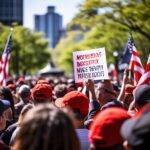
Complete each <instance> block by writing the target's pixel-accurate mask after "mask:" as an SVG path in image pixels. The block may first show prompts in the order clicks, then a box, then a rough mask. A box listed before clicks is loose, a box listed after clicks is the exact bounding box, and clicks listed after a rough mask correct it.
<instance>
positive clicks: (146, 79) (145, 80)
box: [137, 55, 150, 86]
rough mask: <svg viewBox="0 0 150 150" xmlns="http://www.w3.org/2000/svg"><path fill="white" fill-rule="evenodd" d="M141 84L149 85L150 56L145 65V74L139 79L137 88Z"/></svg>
mask: <svg viewBox="0 0 150 150" xmlns="http://www.w3.org/2000/svg"><path fill="white" fill-rule="evenodd" d="M142 84H148V85H150V55H149V58H148V61H147V64H146V68H145V72H144V74H143V75H142V77H141V78H140V80H139V82H138V85H137V86H139V85H142Z"/></svg>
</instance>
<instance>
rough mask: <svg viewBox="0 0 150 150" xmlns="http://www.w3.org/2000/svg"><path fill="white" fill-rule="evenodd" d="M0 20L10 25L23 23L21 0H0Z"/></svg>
mask: <svg viewBox="0 0 150 150" xmlns="http://www.w3.org/2000/svg"><path fill="white" fill-rule="evenodd" d="M0 22H2V23H3V24H5V25H9V26H10V25H12V23H13V22H16V23H18V24H19V25H22V24H23V0H0Z"/></svg>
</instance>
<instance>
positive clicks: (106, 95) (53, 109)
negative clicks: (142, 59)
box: [0, 71, 150, 150]
mask: <svg viewBox="0 0 150 150" xmlns="http://www.w3.org/2000/svg"><path fill="white" fill-rule="evenodd" d="M149 140H150V85H146V84H144V85H140V86H138V87H135V86H133V84H132V81H131V80H129V79H128V76H127V73H126V71H125V73H124V75H123V80H122V81H121V85H120V86H119V85H118V84H117V83H114V82H112V81H111V80H101V81H99V82H97V83H94V81H93V80H91V79H88V80H87V81H85V83H82V84H76V83H75V82H74V80H73V79H68V78H66V77H59V78H58V77H53V78H52V77H49V78H43V77H39V78H30V79H26V78H24V77H20V78H19V79H12V78H10V79H8V80H7V82H6V86H5V87H3V86H1V87H0V150H10V149H12V150H149V149H150V142H149Z"/></svg>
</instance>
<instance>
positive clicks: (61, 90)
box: [54, 84, 67, 98]
mask: <svg viewBox="0 0 150 150" xmlns="http://www.w3.org/2000/svg"><path fill="white" fill-rule="evenodd" d="M54 93H55V96H56V98H60V97H63V96H64V95H65V94H66V93H67V85H65V84H58V85H56V86H55V88H54Z"/></svg>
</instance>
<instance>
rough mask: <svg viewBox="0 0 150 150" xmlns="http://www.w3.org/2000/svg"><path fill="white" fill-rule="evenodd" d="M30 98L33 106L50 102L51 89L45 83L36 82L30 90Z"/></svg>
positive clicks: (43, 81)
mask: <svg viewBox="0 0 150 150" xmlns="http://www.w3.org/2000/svg"><path fill="white" fill-rule="evenodd" d="M31 97H32V100H33V102H34V103H35V104H37V103H45V102H51V101H52V87H51V85H50V84H49V83H48V82H47V81H45V80H42V81H38V82H37V84H36V85H35V86H34V87H33V88H32V90H31Z"/></svg>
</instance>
